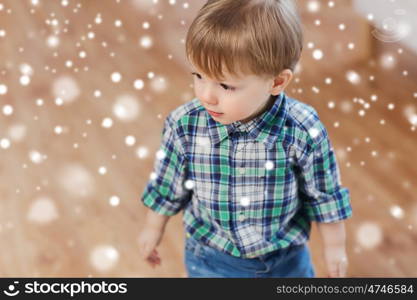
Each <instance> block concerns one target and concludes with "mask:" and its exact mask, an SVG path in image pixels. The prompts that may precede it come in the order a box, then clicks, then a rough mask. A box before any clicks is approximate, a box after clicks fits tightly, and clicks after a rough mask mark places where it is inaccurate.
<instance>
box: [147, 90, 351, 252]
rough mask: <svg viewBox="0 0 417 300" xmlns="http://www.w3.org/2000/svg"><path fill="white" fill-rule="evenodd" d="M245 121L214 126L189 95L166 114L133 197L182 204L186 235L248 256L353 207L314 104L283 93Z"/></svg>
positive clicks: (174, 209)
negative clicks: (144, 180)
mask: <svg viewBox="0 0 417 300" xmlns="http://www.w3.org/2000/svg"><path fill="white" fill-rule="evenodd" d="M274 101H275V102H274V103H273V106H272V108H271V109H269V110H267V111H265V112H264V113H263V114H261V115H259V116H258V117H256V118H255V119H252V120H250V121H249V122H247V123H241V122H240V121H237V122H234V123H232V124H227V125H223V124H221V123H219V122H217V121H215V120H214V119H213V118H212V117H211V116H210V115H209V114H208V113H207V111H206V110H205V108H204V107H203V106H202V105H201V104H200V101H199V100H198V99H197V98H195V99H193V100H191V101H189V102H187V103H185V104H183V105H181V106H179V107H178V108H176V109H175V110H173V111H172V112H171V113H170V114H169V115H168V116H167V118H166V119H165V122H164V129H163V131H162V143H161V148H160V150H159V151H158V152H157V155H156V156H157V159H156V161H155V165H154V170H153V172H152V174H151V179H150V181H149V182H148V184H147V186H146V188H145V191H144V193H143V195H142V198H141V201H142V202H143V203H144V205H145V206H147V207H149V208H150V209H152V210H154V211H155V212H158V213H160V214H163V215H167V216H172V215H175V214H177V213H178V212H179V211H181V210H183V213H184V215H183V222H184V228H185V230H186V232H187V236H192V237H194V238H195V239H197V240H199V241H200V242H202V243H204V244H206V245H208V246H211V247H213V248H215V249H218V250H221V251H224V252H226V253H228V254H231V255H233V256H237V257H242V258H253V257H257V256H260V255H263V254H266V253H268V252H271V251H274V250H277V249H279V248H285V247H288V246H292V245H300V244H303V243H305V242H306V241H307V240H308V239H309V236H310V231H311V221H317V222H324V223H329V222H336V221H340V220H343V219H346V218H349V217H350V216H351V215H352V208H351V205H350V195H349V190H348V189H347V188H345V187H343V186H341V181H340V171H339V167H338V164H337V161H336V156H335V153H334V151H333V148H332V146H331V143H330V140H329V137H328V134H327V130H326V128H325V127H324V125H323V123H322V122H321V121H320V119H319V117H318V114H317V112H316V110H315V109H314V108H313V107H311V106H310V105H307V104H304V103H302V102H300V101H298V100H296V99H292V98H290V97H288V96H287V95H286V94H285V93H281V94H280V95H279V96H275V97H274Z"/></svg>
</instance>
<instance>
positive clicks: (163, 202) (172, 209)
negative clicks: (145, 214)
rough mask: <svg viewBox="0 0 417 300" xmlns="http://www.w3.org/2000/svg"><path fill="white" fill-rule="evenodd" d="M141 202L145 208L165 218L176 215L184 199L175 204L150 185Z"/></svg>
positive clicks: (177, 200)
mask: <svg viewBox="0 0 417 300" xmlns="http://www.w3.org/2000/svg"><path fill="white" fill-rule="evenodd" d="M185 196H188V195H185ZM141 201H142V202H143V204H144V205H145V206H147V207H149V208H150V209H152V210H153V211H155V212H157V213H159V214H162V215H165V216H173V215H176V214H177V213H178V212H179V211H180V210H181V209H182V207H183V204H184V203H183V199H182V198H180V199H176V200H175V202H174V201H170V200H168V199H166V197H161V195H160V194H159V193H158V192H157V191H156V190H155V189H154V188H153V187H151V186H150V185H149V186H148V187H147V188H146V190H145V192H144V194H143V196H142V198H141Z"/></svg>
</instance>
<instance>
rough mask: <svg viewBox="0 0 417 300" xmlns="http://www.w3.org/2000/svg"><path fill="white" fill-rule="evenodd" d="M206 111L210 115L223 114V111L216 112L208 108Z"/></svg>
mask: <svg viewBox="0 0 417 300" xmlns="http://www.w3.org/2000/svg"><path fill="white" fill-rule="evenodd" d="M207 112H208V113H209V114H210V115H212V116H215V117H218V116H221V115H222V114H223V113H218V112H215V111H211V110H208V109H207Z"/></svg>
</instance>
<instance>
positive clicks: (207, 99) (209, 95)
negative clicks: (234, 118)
mask: <svg viewBox="0 0 417 300" xmlns="http://www.w3.org/2000/svg"><path fill="white" fill-rule="evenodd" d="M201 101H203V102H204V103H206V104H208V105H209V106H214V105H217V103H218V100H217V97H216V96H215V95H214V93H213V92H212V91H211V90H209V89H206V90H205V91H203V93H202V94H201Z"/></svg>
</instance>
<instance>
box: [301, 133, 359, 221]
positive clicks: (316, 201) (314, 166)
mask: <svg viewBox="0 0 417 300" xmlns="http://www.w3.org/2000/svg"><path fill="white" fill-rule="evenodd" d="M323 133H324V137H323V138H322V139H321V141H320V142H318V144H316V145H315V146H314V147H313V148H312V150H311V151H309V153H308V154H307V156H306V158H305V159H303V163H302V164H301V165H300V171H301V173H300V177H301V180H300V181H299V195H300V198H301V200H302V201H303V205H304V209H305V210H306V213H307V215H308V216H309V218H310V220H311V221H316V222H321V223H331V222H337V221H340V220H344V219H347V218H349V217H351V216H352V207H351V204H350V193H349V190H348V189H347V188H346V187H343V186H342V185H341V179H340V170H339V166H338V163H337V160H336V156H335V153H334V151H333V148H332V145H331V142H330V140H329V138H328V135H327V132H326V130H325V129H324V130H323Z"/></svg>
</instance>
